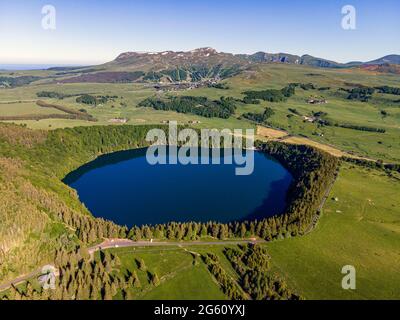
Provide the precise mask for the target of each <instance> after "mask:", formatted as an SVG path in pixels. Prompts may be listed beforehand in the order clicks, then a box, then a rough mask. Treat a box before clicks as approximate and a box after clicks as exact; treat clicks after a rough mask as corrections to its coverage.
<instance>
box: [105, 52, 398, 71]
mask: <svg viewBox="0 0 400 320" xmlns="http://www.w3.org/2000/svg"><path fill="white" fill-rule="evenodd" d="M150 61H151V62H154V63H156V64H157V63H162V64H172V65H176V64H178V65H182V64H185V63H190V64H196V63H206V62H214V63H216V62H218V61H219V62H222V63H223V62H230V63H238V64H243V63H246V62H253V63H261V62H264V63H274V62H275V63H276V62H280V63H290V64H300V65H308V66H314V67H321V68H347V67H354V66H361V65H371V64H400V55H395V54H392V55H388V56H385V57H382V58H379V59H376V60H373V61H367V62H361V61H356V62H354V61H353V62H349V63H339V62H335V61H331V60H327V59H323V58H316V57H313V56H311V55H307V54H306V55H303V56H298V55H293V54H289V53H267V52H257V53H254V54H250V55H248V54H236V55H235V54H231V53H224V52H217V51H216V50H215V49H213V48H200V49H195V50H192V51H188V52H182V51H179V52H174V51H164V52H156V53H153V52H125V53H122V54H120V55H119V56H118V57H117V58H116V59H115V60H114V61H113V62H111V64H116V65H125V66H130V65H132V64H140V63H146V62H150Z"/></svg>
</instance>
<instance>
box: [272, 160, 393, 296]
mask: <svg viewBox="0 0 400 320" xmlns="http://www.w3.org/2000/svg"><path fill="white" fill-rule="evenodd" d="M399 194H400V184H399V182H398V180H395V179H394V178H389V177H388V176H387V175H386V174H385V173H383V172H381V171H374V170H366V169H361V168H359V167H350V166H349V165H345V166H344V168H343V169H342V170H341V173H340V176H339V178H338V181H337V183H336V184H335V186H334V188H333V190H332V193H331V196H332V197H337V198H338V199H339V201H337V202H336V201H333V200H330V201H329V202H328V203H327V205H326V207H325V209H324V213H323V216H322V218H321V220H320V222H319V224H318V227H317V228H316V230H314V231H313V232H312V233H311V234H309V235H307V236H305V237H301V238H295V239H287V240H284V241H279V242H274V243H271V244H268V246H267V247H268V251H269V252H270V254H271V256H272V261H273V263H274V265H275V267H276V268H277V270H279V272H281V273H282V274H284V275H285V277H286V279H287V280H288V282H289V283H290V284H292V285H293V286H294V287H296V288H297V290H298V291H299V292H300V293H301V294H303V295H304V296H305V297H306V298H308V299H399V298H400V287H399V283H400V251H399V248H400V199H399V197H398V195H399ZM345 265H353V266H354V267H355V268H356V271H357V289H356V290H354V291H351V290H350V291H346V290H343V289H342V288H341V280H342V277H343V276H344V275H342V274H341V269H342V267H343V266H345Z"/></svg>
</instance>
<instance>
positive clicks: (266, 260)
mask: <svg viewBox="0 0 400 320" xmlns="http://www.w3.org/2000/svg"><path fill="white" fill-rule="evenodd" d="M224 254H225V256H226V258H227V259H228V260H229V262H230V263H231V265H232V267H233V269H234V270H235V271H236V272H237V274H238V275H239V276H240V280H239V283H240V286H241V287H242V288H243V290H244V291H245V292H247V293H248V294H249V295H250V296H251V298H252V299H255V300H299V299H301V297H300V296H299V295H298V294H296V293H294V292H293V291H292V290H290V288H289V287H288V285H287V284H286V282H285V281H284V280H283V279H281V278H280V277H279V276H278V275H277V274H276V273H273V272H272V271H271V266H270V265H271V262H270V260H271V259H270V257H269V255H268V252H267V250H266V249H265V248H264V247H261V246H259V245H253V244H249V245H247V246H239V247H238V248H226V249H225V250H224Z"/></svg>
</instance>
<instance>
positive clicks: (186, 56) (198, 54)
mask: <svg viewBox="0 0 400 320" xmlns="http://www.w3.org/2000/svg"><path fill="white" fill-rule="evenodd" d="M263 63H286V64H294V65H295V64H297V65H305V66H313V67H319V68H355V67H357V68H366V66H386V67H384V68H383V67H381V68H378V67H377V68H375V70H374V71H377V72H389V73H398V72H399V71H398V70H399V68H397V67H398V65H400V55H388V56H385V57H382V58H380V59H377V60H373V61H368V62H349V63H339V62H335V61H331V60H327V59H323V58H317V57H313V56H310V55H303V56H297V55H293V54H288V53H266V52H257V53H254V54H232V53H225V52H218V51H216V50H215V49H213V48H209V47H207V48H199V49H195V50H192V51H186V52H184V51H178V52H175V51H163V52H125V53H122V54H120V55H119V56H118V57H117V58H116V59H115V60H113V61H111V62H108V63H105V64H102V65H99V66H94V67H87V68H81V69H79V68H76V69H73V68H70V69H69V70H68V69H67V68H65V69H64V70H58V71H61V72H60V75H63V74H64V75H65V76H68V75H69V76H73V75H74V76H73V77H71V78H67V79H63V80H60V81H59V82H64V83H65V82H138V81H140V82H143V81H145V82H170V83H173V82H199V81H204V80H207V79H208V80H209V79H211V80H219V79H224V78H228V77H232V76H235V75H237V74H239V73H241V72H242V71H243V70H246V69H248V68H249V67H251V66H253V65H257V64H263ZM392 66H394V67H392ZM366 69H367V70H369V69H368V68H366ZM372 69H373V68H372ZM53 70H54V68H53Z"/></svg>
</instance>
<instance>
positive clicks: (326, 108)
mask: <svg viewBox="0 0 400 320" xmlns="http://www.w3.org/2000/svg"><path fill="white" fill-rule="evenodd" d="M42 73H43V72H42ZM42 76H43V74H42ZM399 81H400V76H398V75H390V74H376V73H373V72H367V71H362V70H351V69H346V70H336V69H318V68H312V67H305V66H295V65H283V64H267V65H263V66H256V67H254V68H253V70H249V71H246V72H244V73H243V74H241V75H238V76H236V77H234V78H230V79H228V80H225V82H226V83H227V85H228V87H229V89H228V90H221V89H215V88H199V89H194V90H184V91H178V92H171V93H168V94H169V95H192V96H206V97H208V98H210V99H218V98H219V97H221V96H226V97H235V98H238V99H241V98H243V94H242V93H243V91H245V90H262V89H269V88H275V89H281V88H283V87H284V86H286V85H287V84H288V83H293V82H299V83H313V84H314V85H315V86H316V87H317V88H321V87H329V89H328V90H323V91H319V90H303V89H299V88H298V89H297V90H296V95H295V96H293V97H291V98H289V99H288V100H287V101H285V102H281V103H267V102H262V103H261V104H259V105H247V104H243V103H238V104H237V111H236V114H235V115H234V116H233V117H231V118H230V119H227V120H224V119H218V118H212V119H210V118H204V117H198V116H194V115H190V114H179V113H176V112H164V111H156V110H153V109H150V108H137V105H138V103H139V102H140V101H142V100H143V99H145V98H147V97H150V96H153V95H155V94H156V90H155V89H153V88H152V87H151V86H149V85H146V84H91V83H77V84H57V83H48V81H47V82H46V81H40V82H36V83H33V84H31V85H28V86H25V87H19V88H14V89H0V116H1V115H3V116H4V115H8V116H10V115H18V114H30V113H32V112H34V113H36V112H38V113H46V112H52V113H53V110H51V111H50V110H41V109H40V108H39V107H36V106H35V105H34V102H32V101H35V100H37V99H38V98H37V96H36V93H37V92H39V91H55V92H60V93H64V94H75V95H78V94H83V93H88V94H93V95H112V96H114V95H115V96H118V98H117V99H115V101H109V102H108V103H106V104H105V105H100V106H97V107H91V106H87V105H82V104H78V103H77V102H76V97H70V98H65V99H63V100H56V99H47V101H48V102H50V103H56V104H60V105H64V106H67V107H70V108H74V109H76V110H79V109H81V108H84V109H86V110H87V111H88V112H89V113H90V114H91V115H93V116H94V117H95V118H96V119H98V122H96V123H90V122H87V121H82V120H61V119H51V120H40V121H31V120H26V121H14V122H16V123H25V124H27V125H28V126H29V127H31V128H35V129H39V128H40V129H54V128H63V127H73V126H86V125H96V124H99V125H104V124H110V122H109V121H110V120H111V119H113V118H126V119H128V120H129V122H128V123H130V124H144V123H146V124H155V123H160V122H163V121H169V120H176V121H178V122H179V123H182V124H185V123H188V122H189V121H192V120H196V121H200V124H197V125H196V126H197V127H199V128H230V129H234V128H238V129H240V128H254V126H253V125H252V124H251V123H249V122H248V121H245V120H239V119H238V118H239V117H240V115H242V114H243V113H245V112H262V111H263V110H264V108H265V107H266V106H269V107H271V108H273V109H274V111H275V114H274V116H273V117H272V118H270V119H269V124H270V125H271V126H272V127H276V128H281V129H284V130H286V131H287V132H288V133H290V134H293V135H297V136H299V135H301V136H303V137H304V136H306V137H308V138H310V139H312V140H314V141H317V142H320V143H323V144H329V145H332V146H335V147H336V148H338V149H339V150H342V151H345V152H350V153H355V154H357V155H360V156H364V157H369V158H374V159H381V160H385V161H388V162H400V141H399V139H398V137H399V136H400V103H399V102H398V100H399V96H393V95H388V94H379V93H375V94H374V96H373V98H372V99H370V101H369V102H368V103H364V102H359V101H352V100H347V99H346V98H347V94H346V93H345V92H342V91H339V88H341V87H347V88H350V87H351V85H349V84H353V86H356V85H357V84H363V85H367V86H379V85H389V86H395V87H396V86H398V83H399ZM312 95H314V96H323V97H324V98H325V99H327V101H328V103H327V104H323V105H310V104H308V103H307V102H306V100H307V99H308V98H309V97H310V96H312ZM10 101H11V102H12V101H14V103H12V104H5V103H9V102H10ZM20 101H30V102H24V103H20ZM289 108H291V109H296V110H297V111H298V113H299V114H301V115H302V116H303V115H304V116H309V115H311V114H312V113H313V112H318V111H322V112H325V113H326V114H327V116H326V118H327V119H329V120H332V121H334V122H339V123H345V124H353V125H359V126H372V127H379V128H382V129H385V130H386V132H385V133H375V132H363V131H357V130H353V129H344V128H338V127H320V126H318V125H317V124H313V123H309V122H304V120H303V118H302V116H299V115H293V114H292V115H291V116H289V117H288V115H290V114H291V112H290V111H289V110H288V109H289ZM381 111H385V112H386V116H382V113H381Z"/></svg>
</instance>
